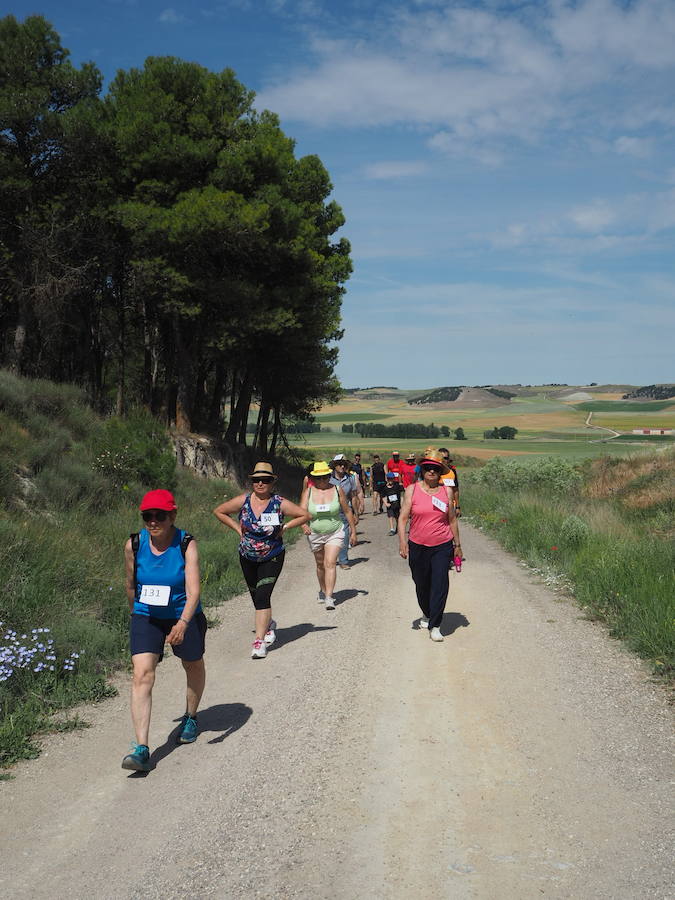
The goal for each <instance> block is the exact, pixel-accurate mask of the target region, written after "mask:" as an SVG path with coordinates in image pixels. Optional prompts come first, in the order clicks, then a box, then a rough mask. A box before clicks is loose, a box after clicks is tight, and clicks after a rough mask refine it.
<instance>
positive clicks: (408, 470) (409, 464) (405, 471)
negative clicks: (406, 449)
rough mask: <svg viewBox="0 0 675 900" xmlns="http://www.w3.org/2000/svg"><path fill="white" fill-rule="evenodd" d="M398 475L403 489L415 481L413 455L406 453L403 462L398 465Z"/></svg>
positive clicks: (415, 464) (414, 460)
mask: <svg viewBox="0 0 675 900" xmlns="http://www.w3.org/2000/svg"><path fill="white" fill-rule="evenodd" d="M398 470H399V475H400V477H401V484H402V485H403V487H404V488H407V487H409V486H410V485H411V484H414V483H415V482H416V481H417V462H416V457H415V454H414V453H407V454H406V457H405V462H402V463H399V468H398Z"/></svg>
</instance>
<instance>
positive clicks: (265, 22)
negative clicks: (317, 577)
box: [5, 0, 675, 388]
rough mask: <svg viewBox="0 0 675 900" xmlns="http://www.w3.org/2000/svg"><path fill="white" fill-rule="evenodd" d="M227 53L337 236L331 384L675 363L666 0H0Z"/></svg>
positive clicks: (164, 50) (673, 128)
mask: <svg viewBox="0 0 675 900" xmlns="http://www.w3.org/2000/svg"><path fill="white" fill-rule="evenodd" d="M5 11H6V13H12V14H13V15H15V16H16V17H17V18H18V19H23V18H25V16H27V15H29V14H33V13H38V14H41V15H44V16H45V17H46V18H47V19H48V20H49V21H50V22H51V23H52V24H53V25H54V27H55V28H56V30H57V31H58V32H59V34H60V35H61V38H62V41H63V44H64V46H65V47H67V48H68V49H69V50H70V51H71V59H72V61H73V62H74V63H75V64H76V65H80V64H81V63H82V62H84V61H87V60H91V61H93V62H95V63H96V64H97V66H98V67H99V69H100V70H101V72H102V73H103V75H104V78H105V80H106V83H107V82H109V81H110V80H111V79H112V78H113V77H114V75H115V73H116V71H117V70H118V69H120V68H122V69H129V68H131V67H139V66H142V65H143V61H144V60H145V58H146V57H147V56H161V55H174V56H178V57H181V58H183V59H188V60H192V61H195V62H198V63H200V64H202V65H204V66H205V67H207V68H209V69H211V70H214V71H219V70H221V69H224V68H226V67H229V68H232V69H234V71H235V73H236V74H237V77H238V78H239V80H240V81H242V82H243V83H244V84H245V85H246V87H248V88H251V89H253V90H254V91H255V92H256V103H255V105H256V107H257V108H258V109H259V110H262V109H271V110H273V111H274V112H276V113H277V114H278V115H279V116H280V119H281V124H282V127H283V129H284V131H285V132H286V134H288V135H289V136H290V137H293V138H294V139H295V140H296V142H297V143H296V153H297V155H298V156H304V155H306V154H318V155H319V156H320V158H321V160H322V161H323V163H324V165H325V166H326V168H327V169H328V171H329V173H330V176H331V180H332V183H333V185H334V194H333V196H334V199H335V200H336V201H337V202H338V203H339V204H340V205H341V206H342V208H343V210H344V213H345V216H346V220H347V221H346V224H345V226H344V228H343V229H342V231H341V233H340V234H341V235H343V236H345V237H347V238H348V239H349V240H350V242H351V245H352V259H353V264H354V272H353V274H352V277H351V279H350V280H349V282H348V283H347V286H346V287H347V292H346V294H345V297H344V301H343V327H344V329H345V334H344V338H343V339H342V341H341V342H340V362H339V364H338V368H337V374H338V376H339V378H340V380H341V382H342V384H343V385H344V386H345V387H357V386H361V387H365V386H370V385H395V386H398V387H401V388H425V387H434V386H442V385H462V384H466V385H475V384H500V383H501V384H508V383H521V384H545V383H566V384H580V385H581V384H590V383H591V382H597V383H599V384H603V383H614V384H636V385H643V384H651V383H658V382H672V381H675V365H674V364H673V362H674V357H675V354H674V353H673V343H674V342H673V335H674V333H675V253H674V252H673V251H674V249H675V153H674V152H673V151H674V150H675V52H674V50H673V48H674V47H675V0H575V2H571V0H529V2H528V0H523V2H518V0H501V2H500V0H482V2H479V0H400V2H399V0H389V2H386V3H384V2H374V0H339V2H336V0H190V2H188V0H158V2H157V0H86V2H85V0H68V2H67V3H66V2H64V0H42V2H40V0H29V2H25V0H9V2H8V3H7V4H6V5H5Z"/></svg>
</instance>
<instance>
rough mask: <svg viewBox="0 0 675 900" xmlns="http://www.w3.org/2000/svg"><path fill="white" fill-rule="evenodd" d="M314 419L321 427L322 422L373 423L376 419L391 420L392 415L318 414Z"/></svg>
mask: <svg viewBox="0 0 675 900" xmlns="http://www.w3.org/2000/svg"><path fill="white" fill-rule="evenodd" d="M315 418H316V421H317V422H319V423H321V424H322V425H323V423H324V422H344V423H349V422H375V421H376V420H377V419H391V418H393V413H371V412H369V413H342V414H341V413H330V414H327V415H321V413H319V414H318V415H317V416H316V417H315Z"/></svg>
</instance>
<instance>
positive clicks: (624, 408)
mask: <svg viewBox="0 0 675 900" xmlns="http://www.w3.org/2000/svg"><path fill="white" fill-rule="evenodd" d="M574 406H575V407H576V408H577V409H581V410H584V411H585V412H611V413H624V412H646V413H650V412H659V411H660V410H662V409H668V408H669V407H672V408H673V411H675V400H646V401H644V402H642V401H640V400H618V401H612V400H587V401H586V402H585V403H575V404H574Z"/></svg>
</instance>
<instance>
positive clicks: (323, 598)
mask: <svg viewBox="0 0 675 900" xmlns="http://www.w3.org/2000/svg"><path fill="white" fill-rule="evenodd" d="M316 599H317V600H318V601H319V603H325V602H326V595H325V594H324V592H323V591H319V596H318V597H317V598H316Z"/></svg>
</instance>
